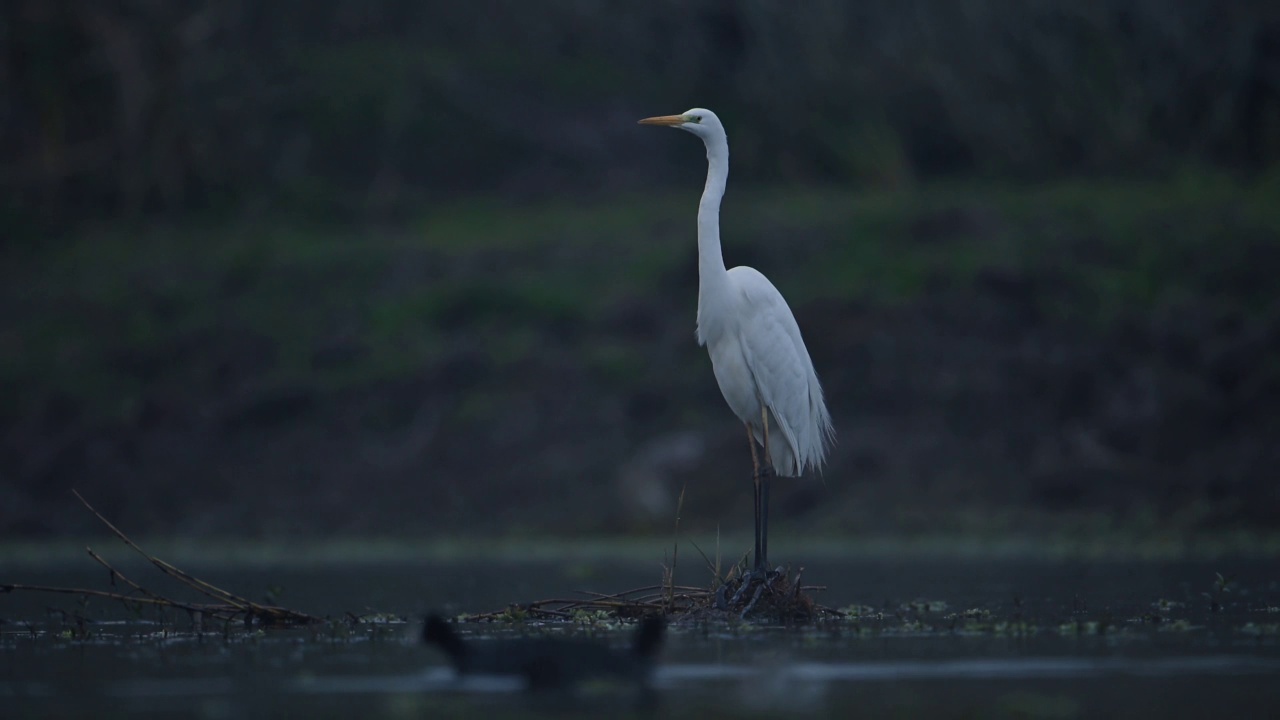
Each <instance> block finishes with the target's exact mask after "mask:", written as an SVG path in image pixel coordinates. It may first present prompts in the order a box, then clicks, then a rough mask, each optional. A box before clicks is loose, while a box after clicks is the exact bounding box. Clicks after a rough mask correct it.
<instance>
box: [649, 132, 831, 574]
mask: <svg viewBox="0 0 1280 720" xmlns="http://www.w3.org/2000/svg"><path fill="white" fill-rule="evenodd" d="M640 124H641V125H665V126H668V127H675V128H680V129H681V130H686V131H688V132H691V133H693V134H694V135H697V136H698V137H700V138H702V142H703V143H705V144H706V146H707V184H706V187H705V188H704V189H703V191H702V202H701V203H700V204H699V206H698V344H699V345H704V346H706V348H707V352H708V353H709V354H710V355H711V367H712V370H713V371H714V372H715V376H716V382H717V383H718V384H719V385H720V392H721V394H723V395H724V399H725V401H726V402H728V403H729V407H730V409H732V410H733V412H734V414H735V415H737V416H738V419H739V420H741V421H742V422H743V424H744V425H745V426H746V428H747V442H748V443H749V444H750V446H751V463H752V465H753V468H754V470H753V480H754V484H755V514H756V526H755V532H756V541H755V543H756V544H755V573H757V574H767V573H768V567H767V565H768V552H769V530H768V524H769V476H770V474H771V473H772V474H777V475H780V476H782V477H796V476H799V475H800V474H802V473H803V472H804V471H805V470H806V469H820V468H821V466H822V463H823V460H824V459H825V457H826V453H827V448H828V447H829V445H830V444H831V441H832V439H833V438H834V432H833V430H832V428H831V416H830V415H829V414H828V413H827V406H826V403H825V402H824V401H823V398H822V386H821V385H820V384H819V382H818V374H817V373H816V372H815V371H814V369H813V361H812V360H810V359H809V351H808V350H806V349H805V346H804V340H803V339H802V338H801V337H800V327H799V326H798V325H796V318H795V316H794V315H792V314H791V308H789V307H787V301H786V300H784V299H783V298H782V293H780V292H778V289H777V288H776V287H774V286H773V283H771V282H769V279H768V278H766V277H765V276H764V275H762V274H761V273H760V272H759V271H758V270H756V269H754V268H749V267H745V266H738V267H735V268H732V269H730V270H726V269H725V267H724V257H723V255H722V254H721V252H720V199H721V198H723V197H724V189H725V182H726V181H727V180H728V177H729V140H728V138H727V137H726V136H725V132H724V126H723V125H721V124H720V118H718V117H716V114H715V113H713V112H711V111H710V110H705V109H703V108H693V109H692V110H687V111H685V112H684V113H682V114H680V115H664V116H661V117H651V118H645V119H644V120H641V121H640ZM770 428H772V430H773V432H772V434H771V433H770ZM757 442H758V443H760V445H761V446H762V447H763V448H764V462H763V464H762V463H761V462H760V459H759V457H758V456H757V454H756V443H757Z"/></svg>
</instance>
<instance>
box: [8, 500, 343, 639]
mask: <svg viewBox="0 0 1280 720" xmlns="http://www.w3.org/2000/svg"><path fill="white" fill-rule="evenodd" d="M71 492H72V494H74V495H75V496H76V499H77V500H79V501H80V503H81V504H82V505H84V506H85V508H86V509H88V510H89V512H91V513H93V516H94V517H96V518H98V520H99V521H100V522H101V523H102V524H103V525H105V526H107V529H108V530H110V531H111V533H112V534H113V535H115V536H116V537H118V538H120V541H121V542H123V543H124V544H125V545H127V546H129V547H130V548H131V549H132V550H134V551H135V552H137V553H138V554H139V555H141V556H142V557H144V558H146V559H147V561H148V562H150V563H151V564H152V565H153V566H155V567H156V568H157V569H159V570H160V572H161V573H163V574H165V575H167V576H169V577H171V578H173V579H175V580H177V581H178V582H180V583H182V584H183V585H186V586H187V587H189V588H191V589H193V590H195V591H196V592H198V593H200V594H201V595H204V596H205V597H208V598H209V599H210V600H212V601H213V602H206V603H191V602H183V601H181V600H175V599H173V598H170V597H167V596H164V595H161V594H159V593H156V592H153V591H151V590H149V589H147V588H145V587H143V586H142V585H139V584H138V583H136V582H134V581H133V580H131V579H130V578H129V577H128V576H126V575H125V574H124V573H122V572H120V571H119V570H117V569H116V568H114V567H113V566H112V565H111V564H110V563H109V562H107V561H106V559H105V558H103V557H102V556H101V555H99V554H98V553H96V552H94V550H93V548H85V550H86V551H87V552H88V553H89V557H91V558H93V560H94V561H95V562H97V563H98V564H99V565H102V566H103V567H105V568H106V569H107V570H108V571H109V572H110V573H111V584H112V585H113V586H114V585H115V583H116V581H117V580H119V581H120V582H122V583H124V584H125V585H127V586H128V587H129V589H130V592H127V593H122V592H114V591H106V590H89V589H84V588H66V587H50V586H47V585H23V584H18V583H6V584H3V585H0V592H14V591H29V592H46V593H61V594H66V595H81V596H93V597H102V598H108V599H111V600H119V601H120V602H122V603H124V604H125V605H132V606H134V607H138V606H143V605H149V606H152V607H161V608H173V609H175V610H185V611H187V612H189V613H191V614H192V615H193V616H196V617H200V618H209V619H213V620H224V621H242V622H244V623H245V624H246V625H248V624H261V625H272V626H298V625H310V624H312V623H318V622H321V621H322V619H321V618H318V617H316V616H314V615H309V614H307V613H304V612H300V611H297V610H291V609H289V608H284V607H279V606H276V605H262V604H259V603H255V602H253V601H252V600H249V599H247V598H244V597H241V596H239V595H236V594H235V593H231V592H228V591H226V590H223V589H222V588H220V587H217V586H216V585H213V584H211V583H208V582H205V581H204V580H201V579H200V578H197V577H195V576H194V575H191V574H190V573H187V572H186V571H184V570H181V569H179V568H177V567H175V566H173V565H171V564H169V563H167V562H165V561H164V560H161V559H160V558H158V557H156V556H154V555H151V554H149V553H147V552H146V551H144V550H143V549H142V548H141V547H139V546H138V544H137V543H135V542H134V541H133V540H130V539H129V536H127V535H125V534H124V533H123V532H122V531H121V530H120V529H119V528H117V527H116V526H115V525H113V524H112V523H111V521H109V520H107V519H106V518H105V517H103V516H102V513H99V512H98V511H97V510H96V509H94V507H93V506H92V505H90V504H89V501H87V500H85V499H84V497H83V496H81V495H80V493H79V492H77V491H75V490H72V491H71Z"/></svg>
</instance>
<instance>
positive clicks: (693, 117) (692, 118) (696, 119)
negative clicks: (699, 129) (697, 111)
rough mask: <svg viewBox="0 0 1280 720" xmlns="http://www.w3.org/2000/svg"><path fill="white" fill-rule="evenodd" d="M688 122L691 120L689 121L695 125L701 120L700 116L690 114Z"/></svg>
mask: <svg viewBox="0 0 1280 720" xmlns="http://www.w3.org/2000/svg"><path fill="white" fill-rule="evenodd" d="M689 122H691V123H693V124H695V125H696V124H698V123H700V122H702V117H701V116H699V115H690V116H689Z"/></svg>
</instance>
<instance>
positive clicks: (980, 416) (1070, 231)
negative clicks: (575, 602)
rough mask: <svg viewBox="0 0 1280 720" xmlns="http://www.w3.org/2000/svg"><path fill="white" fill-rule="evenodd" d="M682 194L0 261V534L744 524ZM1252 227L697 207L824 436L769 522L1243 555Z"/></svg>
mask: <svg viewBox="0 0 1280 720" xmlns="http://www.w3.org/2000/svg"><path fill="white" fill-rule="evenodd" d="M680 186H681V187H680V188H679V189H678V190H676V189H673V190H672V191H671V192H670V193H662V194H654V195H630V196H626V197H619V198H616V199H613V200H609V201H600V200H592V201H590V202H587V201H583V202H576V201H575V200H574V199H573V198H570V197H564V196H562V197H561V198H560V199H559V200H557V201H555V202H551V203H537V204H534V203H529V204H523V205H522V204H505V203H498V202H495V201H489V200H476V201H471V202H460V203H457V204H453V205H450V206H448V207H423V208H422V210H421V212H420V213H419V214H417V215H416V217H415V218H414V219H413V220H411V221H407V222H403V223H397V224H396V225H394V226H386V227H372V226H366V227H361V228H359V229H350V228H348V229H334V228H333V227H332V226H323V227H317V226H312V225H310V224H309V223H307V222H306V221H305V219H297V218H294V219H287V220H286V219H276V220H271V221H261V220H255V221H252V222H244V223H227V222H209V223H192V222H186V223H183V224H178V225H168V226H166V225H162V224H154V223H150V224H147V225H145V226H143V225H138V226H125V225H111V224H106V225H103V226H100V227H97V228H93V229H88V230H86V231H84V232H83V233H81V234H79V235H77V236H76V237H74V238H71V239H69V240H68V241H66V242H46V243H42V244H40V245H39V246H21V247H10V248H8V249H6V251H5V252H6V253H7V255H8V257H7V258H6V260H5V262H4V268H5V269H4V271H3V278H4V283H3V289H0V302H3V304H4V310H5V315H6V316H7V317H9V318H11V320H10V321H9V322H8V323H7V324H6V326H5V328H4V329H3V333H4V336H3V343H0V346H2V347H3V348H4V351H3V358H2V359H0V360H2V362H0V383H3V385H4V386H5V387H6V388H8V391H7V394H10V395H11V397H13V398H14V401H13V402H11V403H6V404H5V406H4V407H5V409H4V411H3V415H2V416H0V422H2V423H3V453H4V456H3V462H4V467H5V468H6V470H5V475H6V477H8V478H12V480H11V481H10V482H7V483H6V489H5V490H3V492H4V493H5V494H6V495H7V497H5V498H3V500H4V501H3V502H0V508H3V509H0V529H3V530H4V532H6V534H16V535H22V534H36V535H39V534H45V533H51V532H53V533H56V532H64V531H68V530H75V531H80V530H83V529H84V528H86V527H89V526H90V523H89V521H87V520H86V519H81V518H78V517H76V515H77V513H75V512H74V511H69V510H68V508H70V507H71V506H72V501H71V500H70V498H69V496H68V495H67V490H68V489H69V488H71V487H77V488H79V489H81V490H82V491H85V492H87V493H88V494H89V495H90V496H91V497H94V498H96V500H97V502H98V504H99V505H100V507H101V509H103V510H104V511H106V512H108V514H110V515H111V516H113V517H115V518H117V519H119V520H120V521H121V522H123V523H125V524H126V525H127V526H128V527H130V528H132V529H133V530H134V531H135V532H155V533H161V534H179V535H193V536H205V535H220V534H240V535H243V534H248V535H260V536H267V537H274V536H289V535H298V534H303V535H305V534H309V533H319V532H342V533H349V534H357V535H358V534H368V533H382V532H396V533H405V534H415V535H421V534H426V535H431V534H444V533H457V532H459V531H474V532H485V533H493V532H502V533H513V534H517V535H518V534H521V533H525V532H534V533H542V534H560V533H578V532H618V531H623V532H632V531H645V530H648V529H653V528H657V527H669V525H670V521H671V519H672V518H673V517H674V505H673V499H674V497H675V496H676V495H678V494H679V492H680V490H681V488H682V487H685V486H686V485H687V487H688V494H689V495H688V498H687V499H686V504H685V516H686V517H685V518H684V520H683V522H685V523H688V524H689V525H690V526H691V527H693V528H695V529H698V528H701V529H703V530H705V529H707V528H714V527H715V526H716V524H717V523H720V522H725V523H737V522H738V521H739V520H744V519H745V518H747V517H749V512H750V511H749V493H747V492H746V491H745V485H744V481H745V479H746V477H747V475H746V472H747V470H748V467H749V465H748V459H747V453H746V448H744V447H740V446H739V445H740V438H739V437H738V435H739V434H740V433H739V431H738V429H736V428H737V426H736V423H735V422H734V420H733V418H732V415H731V414H730V413H729V412H728V411H727V410H725V409H724V408H723V407H722V404H723V403H722V400H720V398H719V395H718V391H717V390H716V387H715V383H714V379H713V378H712V375H711V371H710V367H709V363H708V361H707V360H706V358H705V353H704V351H702V350H701V349H699V348H697V347H696V344H695V342H694V339H693V327H694V307H695V299H696V292H697V278H696V268H695V263H694V253H695V248H694V223H693V214H694V212H695V209H696V190H695V189H694V187H693V183H692V181H690V182H681V183H680ZM686 186H689V187H686ZM1277 197H1280V179H1277V178H1274V177H1272V178H1270V179H1262V180H1259V181H1255V182H1250V183H1247V184H1242V183H1240V182H1237V181H1235V180H1232V179H1230V178H1228V177H1225V176H1220V175H1212V174H1204V173H1194V172H1188V173H1184V174H1182V175H1179V176H1177V177H1174V178H1173V179H1170V180H1167V181H1162V182H1145V183H1142V182H1078V183H1073V182H1063V183H1056V184H1047V185H1038V186H1017V187H1015V186H1008V185H1001V186H979V185H974V184H968V183H966V184H954V185H948V184H933V185H928V186H924V187H921V188H918V189H915V190H911V191H903V192H894V193H888V192H885V193H873V194H864V193H859V192H855V191H853V190H850V189H847V188H840V187H813V188H800V189H797V188H794V187H793V188H785V189H783V188H754V189H738V188H733V189H731V191H730V195H729V197H728V198H727V199H726V202H725V207H724V213H725V218H724V231H723V235H724V243H725V254H726V260H727V262H728V263H729V264H730V265H734V264H749V265H754V266H756V267H759V268H761V269H762V270H764V271H766V273H767V274H768V275H769V276H770V277H771V278H772V279H773V281H774V282H775V284H777V285H778V287H779V288H780V289H781V290H782V291H783V293H784V294H785V295H786V296H787V298H788V299H789V301H790V303H791V305H792V308H793V310H794V311H795V312H796V315H797V317H798V319H799V321H800V324H801V326H802V328H803V329H804V331H805V333H806V338H807V340H808V344H809V347H810V351H811V353H812V354H813V356H814V359H815V363H816V365H817V366H818V369H819V372H820V374H821V375H822V377H823V379H824V384H825V386H826V388H827V393H828V397H829V403H830V405H831V406H832V408H833V412H834V414H835V417H836V421H837V430H838V432H839V434H840V445H839V446H838V447H837V449H836V453H835V456H834V458H833V461H832V464H831V466H830V467H829V469H828V471H827V473H826V474H825V476H824V480H823V481H813V482H810V481H804V482H803V483H800V484H797V485H795V486H792V487H789V488H783V489H781V490H780V498H779V503H780V509H779V511H778V513H777V515H778V516H779V518H788V519H789V521H790V522H801V521H803V522H805V523H808V524H812V525H815V526H816V527H818V528H820V529H822V530H823V532H834V533H837V534H839V533H843V532H861V531H867V530H870V531H873V532H891V531H892V532H896V531H904V532H911V531H913V530H919V529H922V528H937V527H939V526H940V525H941V526H943V527H950V528H953V529H956V530H958V531H963V530H965V529H966V528H969V529H975V528H982V527H991V528H995V529H999V528H1004V529H1007V530H1009V531H1011V532H1014V531H1019V530H1025V529H1027V527H1028V526H1035V525H1038V524H1040V523H1041V522H1043V521H1044V518H1052V517H1054V516H1056V515H1061V516H1062V517H1068V516H1071V517H1076V518H1078V517H1080V516H1081V515H1086V516H1098V517H1103V518H1110V519H1111V520H1109V522H1114V523H1119V524H1123V523H1124V522H1125V519H1126V518H1128V519H1130V520H1131V521H1133V522H1138V523H1145V524H1147V525H1148V526H1150V527H1152V528H1166V529H1167V528H1175V529H1177V528H1197V527H1205V526H1218V527H1222V526H1227V527H1234V526H1237V525H1240V524H1244V525H1258V524H1264V525H1265V524H1267V523H1270V522H1272V521H1273V520H1275V519H1276V512H1277V511H1276V510H1275V509H1274V508H1275V507H1280V505H1272V506H1271V508H1272V509H1271V510H1267V509H1266V507H1263V506H1260V505H1259V504H1260V503H1267V502H1270V501H1271V500H1273V499H1275V493H1276V490H1275V488H1274V482H1272V481H1270V480H1268V479H1267V478H1266V473H1267V470H1266V468H1267V467H1268V466H1269V467H1274V464H1270V465H1268V464H1269V463H1272V462H1273V461H1274V459H1275V454H1276V453H1277V452H1278V451H1277V449H1276V448H1280V442H1277V440H1280V435H1278V432H1280V422H1277V420H1276V413H1275V412H1274V411H1269V410H1267V407H1269V406H1268V403H1272V404H1273V405H1272V406H1274V403H1275V402H1280V360H1277V357H1278V356H1277V355H1276V354H1275V351H1276V350H1277V348H1278V347H1280V304H1278V303H1277V301H1276V300H1275V298H1276V294H1275V290H1274V278H1275V277H1276V276H1277V272H1280V203H1277V202H1276V198H1277ZM1219 426H1221V427H1219ZM126 488H128V489H126ZM1153 488H1156V490H1155V491H1153ZM744 513H745V514H744ZM975 518H976V519H975ZM745 524H746V523H743V525H745Z"/></svg>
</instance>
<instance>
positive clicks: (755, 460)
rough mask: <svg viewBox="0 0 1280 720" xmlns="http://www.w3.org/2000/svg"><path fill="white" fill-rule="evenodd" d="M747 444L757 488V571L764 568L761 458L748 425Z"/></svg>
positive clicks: (752, 478) (752, 474) (752, 475)
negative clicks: (761, 526)
mask: <svg viewBox="0 0 1280 720" xmlns="http://www.w3.org/2000/svg"><path fill="white" fill-rule="evenodd" d="M747 444H748V445H750V446H751V482H752V484H753V485H754V486H755V491H754V496H753V497H754V498H755V531H756V547H755V569H756V570H759V569H760V568H761V567H763V565H762V564H761V563H762V559H763V555H762V554H761V552H762V550H761V546H760V510H761V505H760V497H761V496H760V488H761V485H760V456H759V455H757V454H756V437H755V435H754V434H752V432H751V426H750V425H747Z"/></svg>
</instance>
